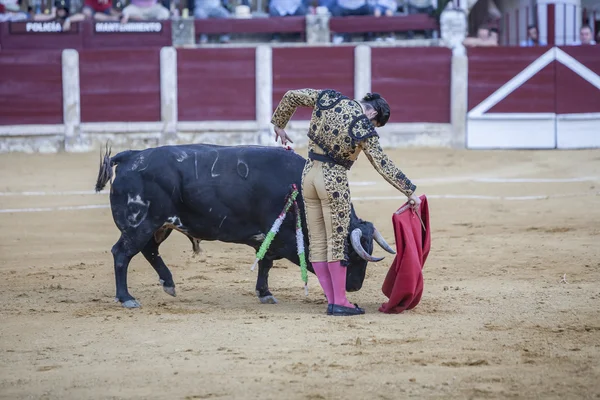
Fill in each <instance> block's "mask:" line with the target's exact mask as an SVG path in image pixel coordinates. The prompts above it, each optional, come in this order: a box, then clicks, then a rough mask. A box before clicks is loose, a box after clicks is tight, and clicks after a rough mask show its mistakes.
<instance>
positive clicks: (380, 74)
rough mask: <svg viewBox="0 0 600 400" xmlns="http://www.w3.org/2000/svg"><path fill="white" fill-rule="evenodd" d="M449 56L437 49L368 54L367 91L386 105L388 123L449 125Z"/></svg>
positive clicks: (442, 49)
mask: <svg viewBox="0 0 600 400" xmlns="http://www.w3.org/2000/svg"><path fill="white" fill-rule="evenodd" d="M451 56H452V53H451V51H450V50H449V49H446V48H440V47H421V48H408V47H406V48H401V47H396V48H391V47H389V48H385V47H383V48H373V49H372V50H371V74H372V81H371V90H372V91H374V92H377V93H380V94H381V96H383V97H384V98H385V99H386V100H387V101H388V103H389V104H390V108H391V115H390V122H393V123H396V122H438V123H448V122H450V61H451Z"/></svg>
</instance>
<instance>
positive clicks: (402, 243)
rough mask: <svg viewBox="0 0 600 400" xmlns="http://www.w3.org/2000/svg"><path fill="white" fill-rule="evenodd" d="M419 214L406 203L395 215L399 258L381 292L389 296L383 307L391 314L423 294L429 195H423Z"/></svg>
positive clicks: (428, 242)
mask: <svg viewBox="0 0 600 400" xmlns="http://www.w3.org/2000/svg"><path fill="white" fill-rule="evenodd" d="M420 199H421V206H420V213H419V214H420V216H421V219H422V220H423V223H424V224H425V230H423V226H422V225H421V221H420V220H419V217H418V216H417V214H416V213H415V211H413V210H412V208H410V207H409V206H408V203H405V204H404V205H403V206H402V207H400V208H399V209H398V210H397V211H396V212H395V213H394V216H393V217H392V223H393V225H394V235H395V237H396V257H395V258H394V262H393V263H392V266H391V267H390V269H389V271H388V273H387V276H386V277H385V280H384V281H383V286H382V287H381V291H382V292H383V294H385V296H386V297H387V298H388V299H389V301H388V302H387V303H383V304H382V305H381V307H379V311H381V312H383V313H387V314H399V313H401V312H402V311H404V310H410V309H412V308H414V307H416V305H417V304H419V301H421V295H422V294H423V271H422V270H423V266H424V265H425V260H427V255H428V254H429V249H430V247H431V236H430V234H429V233H430V230H429V208H428V206H427V197H426V196H425V195H421V197H420Z"/></svg>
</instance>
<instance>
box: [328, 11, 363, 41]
mask: <svg viewBox="0 0 600 400" xmlns="http://www.w3.org/2000/svg"><path fill="white" fill-rule="evenodd" d="M330 4H331V3H330ZM329 7H330V8H329V10H330V11H331V14H332V15H333V16H334V17H347V16H350V15H373V8H372V7H371V6H370V5H369V3H368V2H367V0H337V1H335V2H334V3H333V4H331V5H329ZM366 36H372V34H370V33H368V34H367V35H366ZM350 40H351V37H350V35H348V34H345V35H335V36H334V37H333V43H342V42H349V41H350Z"/></svg>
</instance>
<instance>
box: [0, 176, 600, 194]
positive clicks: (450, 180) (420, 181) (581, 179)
mask: <svg viewBox="0 0 600 400" xmlns="http://www.w3.org/2000/svg"><path fill="white" fill-rule="evenodd" d="M598 180H600V177H597V176H586V177H575V178H486V177H469V176H449V177H441V178H423V179H413V182H414V183H415V184H419V185H422V184H435V183H455V182H469V181H470V182H486V183H564V182H595V181H598ZM377 184H378V182H374V181H356V182H350V185H351V186H375V185H377ZM108 193H109V191H108V190H103V191H101V192H100V193H96V192H95V191H93V190H65V191H48V192H0V197H3V196H4V197H12V196H77V195H103V194H108Z"/></svg>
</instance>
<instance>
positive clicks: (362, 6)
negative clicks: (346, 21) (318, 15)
mask: <svg viewBox="0 0 600 400" xmlns="http://www.w3.org/2000/svg"><path fill="white" fill-rule="evenodd" d="M330 11H331V14H332V15H333V16H334V17H347V16H349V15H373V8H372V7H371V6H370V5H369V3H367V0H337V1H336V2H335V3H333V6H332V9H330Z"/></svg>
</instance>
